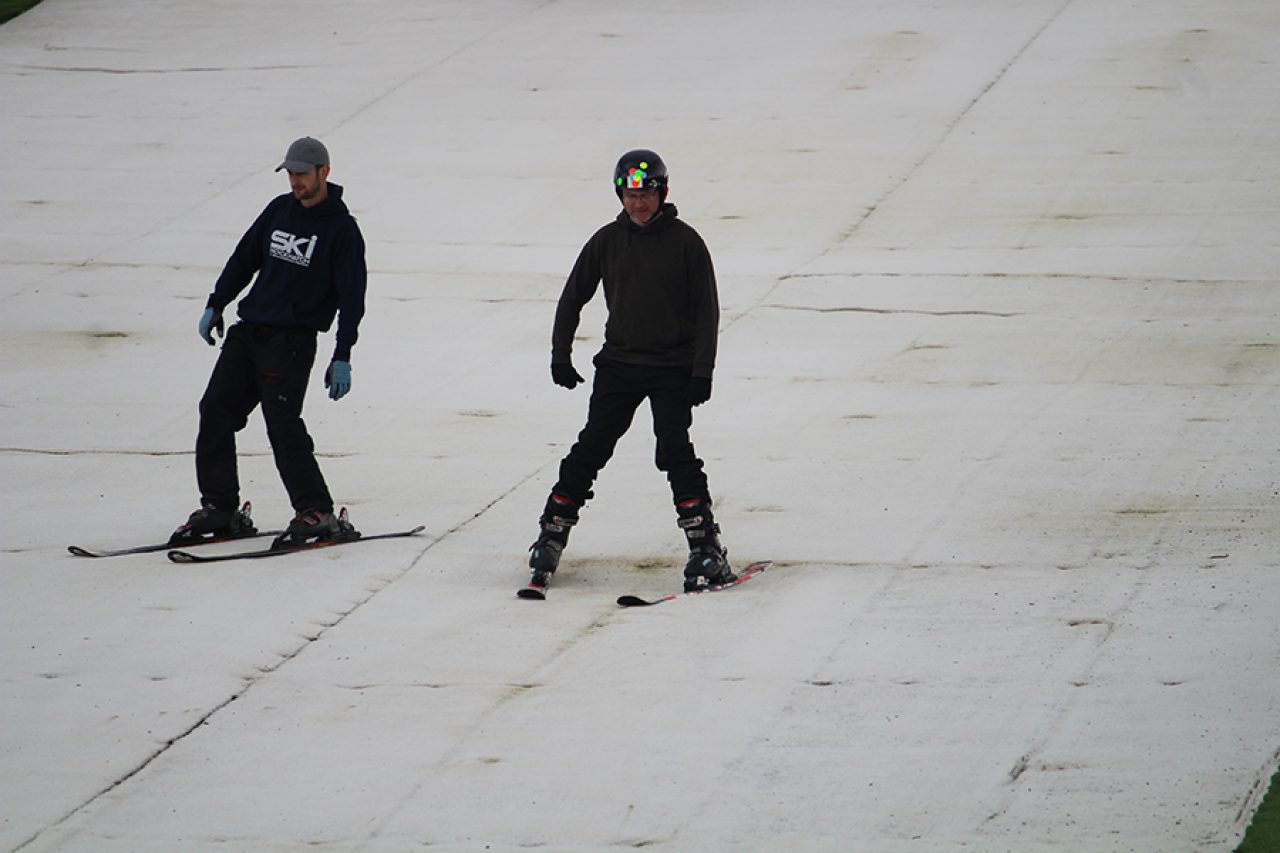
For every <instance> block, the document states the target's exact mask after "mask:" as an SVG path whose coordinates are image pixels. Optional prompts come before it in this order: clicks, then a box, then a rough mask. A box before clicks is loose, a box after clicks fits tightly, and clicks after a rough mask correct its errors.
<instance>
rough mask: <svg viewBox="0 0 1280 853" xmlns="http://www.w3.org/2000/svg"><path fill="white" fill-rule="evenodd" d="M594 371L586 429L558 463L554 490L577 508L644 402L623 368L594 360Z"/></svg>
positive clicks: (638, 388)
mask: <svg viewBox="0 0 1280 853" xmlns="http://www.w3.org/2000/svg"><path fill="white" fill-rule="evenodd" d="M595 368H596V370H595V377H594V379H593V380H592V385H591V402H590V404H589V405H588V407H587V423H586V426H584V427H583V428H582V431H581V432H580V433H578V440H577V442H575V443H574V445H573V447H571V448H569V454H568V455H567V456H565V458H564V459H563V460H562V461H561V462H560V479H559V480H558V481H557V482H556V485H555V488H554V489H553V491H555V492H559V493H560V494H562V495H564V496H565V497H567V498H569V499H570V500H572V501H573V502H574V503H575V504H577V505H578V506H582V505H583V504H585V503H586V502H587V499H588V498H589V497H590V496H591V486H592V484H594V483H595V480H596V476H597V475H598V474H599V473H600V469H601V468H603V467H604V466H605V463H606V462H608V461H609V459H610V458H611V457H612V456H613V451H614V448H615V447H616V446H617V444H618V439H620V438H622V436H623V435H624V434H625V433H626V431H627V430H628V429H629V428H630V427H631V421H632V419H633V418H634V417H635V413H636V409H637V408H639V406H640V403H641V402H642V401H643V400H644V398H645V391H644V389H643V388H641V387H638V386H637V384H636V383H635V381H634V377H631V376H629V375H628V371H627V369H626V366H625V365H618V364H615V363H613V362H610V361H608V360H604V359H596V361H595Z"/></svg>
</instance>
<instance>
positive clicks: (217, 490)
mask: <svg viewBox="0 0 1280 853" xmlns="http://www.w3.org/2000/svg"><path fill="white" fill-rule="evenodd" d="M257 404H258V387H257V382H256V380H255V379H254V367H253V351H252V345H251V342H250V340H249V335H248V333H247V329H246V327H244V326H243V325H241V324H236V325H233V326H232V327H231V328H230V329H229V330H228V331H227V336H226V339H225V340H224V341H223V342H222V349H221V350H220V351H219V352H218V360H217V362H216V363H215V364H214V366H213V373H212V374H210V376H209V384H208V386H206V388H205V391H204V396H202V397H201V398H200V425H199V427H198V431H197V433H196V484H197V486H198V487H199V489H200V500H201V501H202V502H203V503H209V504H212V505H214V506H216V507H217V508H218V509H235V508H236V507H237V506H238V505H239V503H240V475H239V470H238V468H237V463H236V433H237V432H239V431H240V430H242V429H244V426H245V424H246V423H247V422H248V419H249V413H250V412H252V411H253V409H254V406H256V405H257Z"/></svg>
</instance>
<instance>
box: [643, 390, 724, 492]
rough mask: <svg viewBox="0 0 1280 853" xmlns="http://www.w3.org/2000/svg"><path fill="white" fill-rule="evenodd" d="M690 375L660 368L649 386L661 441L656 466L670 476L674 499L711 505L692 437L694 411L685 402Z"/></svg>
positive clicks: (656, 437)
mask: <svg viewBox="0 0 1280 853" xmlns="http://www.w3.org/2000/svg"><path fill="white" fill-rule="evenodd" d="M688 382H689V373H688V371H685V370H679V369H675V370H671V369H666V368H661V369H658V370H657V371H656V372H655V373H654V375H653V379H652V380H651V383H650V385H649V408H650V410H651V411H652V412H653V435H654V438H655V439H657V446H656V448H655V450H654V459H653V461H654V464H655V465H657V466H658V470H660V471H663V472H665V473H666V475H667V481H668V482H669V483H670V484H671V494H672V498H673V499H674V500H675V501H676V502H677V503H678V502H680V501H682V500H689V499H692V498H701V499H704V500H706V501H708V502H710V500H711V494H710V491H709V490H708V487H707V475H706V473H705V472H704V471H703V464H702V460H701V459H699V458H698V455H697V453H696V451H695V450H694V448H693V442H692V441H691V440H690V438H689V428H690V427H692V426H693V408H692V407H691V406H690V405H689V403H688V402H687V401H686V400H685V396H684V392H685V386H686V385H688Z"/></svg>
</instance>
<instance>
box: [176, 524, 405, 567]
mask: <svg viewBox="0 0 1280 853" xmlns="http://www.w3.org/2000/svg"><path fill="white" fill-rule="evenodd" d="M426 529H427V528H426V526H425V525H421V524H420V525H418V526H417V527H415V528H413V529H412V530H397V531H396V532H394V533H375V534H373V535H372V536H364V535H360V536H357V537H355V538H354V539H322V540H319V541H316V542H305V543H303V544H301V545H283V546H281V547H278V548H277V547H272V548H259V549H256V550H253V551H235V552H233V553H231V554H192V553H189V552H187V551H181V550H173V551H170V552H169V559H170V560H172V561H173V562H175V563H222V562H225V561H227V560H258V559H262V558H263V557H283V556H284V555H285V554H297V553H299V552H301V551H315V550H318V549H320V548H332V547H334V546H335V545H355V544H358V543H360V542H373V541H376V540H378V539H401V538H403V537H406V536H416V535H417V534H419V533H421V532H422V531H424V530H426Z"/></svg>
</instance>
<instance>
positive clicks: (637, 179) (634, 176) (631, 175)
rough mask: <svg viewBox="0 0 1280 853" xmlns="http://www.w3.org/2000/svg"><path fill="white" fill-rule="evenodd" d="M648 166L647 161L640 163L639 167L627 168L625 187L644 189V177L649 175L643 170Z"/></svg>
mask: <svg viewBox="0 0 1280 853" xmlns="http://www.w3.org/2000/svg"><path fill="white" fill-rule="evenodd" d="M648 168H649V164H648V163H641V164H640V167H639V168H635V167H633V168H631V169H628V170H627V189H629V190H642V189H644V179H645V178H647V177H649V173H648V172H646V171H645V170H646V169H648Z"/></svg>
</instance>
